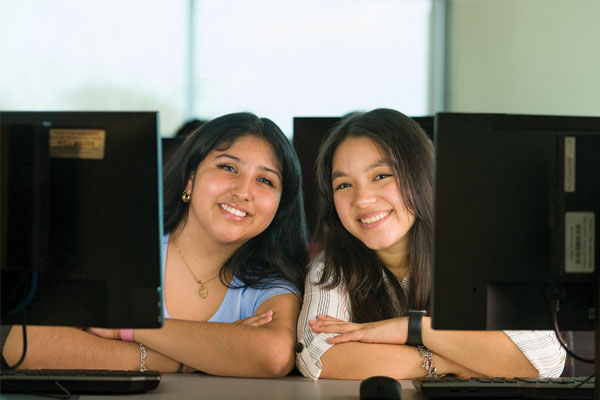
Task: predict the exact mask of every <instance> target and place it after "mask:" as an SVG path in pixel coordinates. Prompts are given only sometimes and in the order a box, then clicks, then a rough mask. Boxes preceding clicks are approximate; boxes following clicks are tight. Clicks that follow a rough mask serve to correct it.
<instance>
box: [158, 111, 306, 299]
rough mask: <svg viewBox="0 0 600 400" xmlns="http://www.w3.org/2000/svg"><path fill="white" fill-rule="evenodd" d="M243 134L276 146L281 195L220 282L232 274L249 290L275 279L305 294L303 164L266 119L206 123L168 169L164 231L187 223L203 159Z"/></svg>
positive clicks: (231, 117)
mask: <svg viewBox="0 0 600 400" xmlns="http://www.w3.org/2000/svg"><path fill="white" fill-rule="evenodd" d="M244 136H256V137H259V138H262V139H264V140H266V141H267V142H268V143H269V144H270V145H271V146H272V148H273V153H274V154H275V157H276V159H277V163H278V167H279V168H280V171H281V174H282V193H281V199H280V201H279V207H278V208H277V212H276V213H275V217H274V218H273V221H272V222H271V224H270V225H269V226H268V227H267V228H266V229H265V230H264V231H263V232H262V233H261V234H259V235H258V236H256V237H254V238H252V239H250V240H249V241H247V242H246V243H245V244H243V245H242V246H241V247H240V248H239V249H237V250H236V251H235V252H234V254H233V255H232V256H231V257H230V258H229V259H228V260H227V261H226V262H225V264H223V266H222V268H221V271H220V277H221V282H223V283H225V276H226V275H227V273H233V275H234V276H236V277H237V278H238V279H239V280H240V281H242V282H243V283H244V286H249V287H265V286H266V285H268V284H272V282H269V281H271V280H272V279H277V278H283V279H286V280H288V281H289V282H291V283H292V284H294V285H295V286H296V287H297V288H298V290H300V291H302V290H303V288H304V277H305V275H306V274H305V269H306V264H307V262H308V253H307V249H308V233H307V227H306V216H305V214H304V202H303V197H302V176H301V170H300V162H299V161H298V157H297V155H296V152H295V151H294V148H293V146H292V144H291V142H290V141H289V139H288V138H287V137H286V136H285V135H284V134H283V132H282V131H281V129H279V127H278V126H277V125H276V124H275V123H274V122H273V121H271V120H269V119H267V118H259V117H257V116H256V115H254V114H251V113H246V112H242V113H234V114H227V115H224V116H221V117H218V118H215V119H213V120H212V121H209V122H207V123H206V124H204V125H202V126H201V127H200V128H199V129H198V130H197V131H196V132H194V134H193V135H191V136H190V137H188V138H187V139H186V140H185V142H184V143H183V144H182V145H181V147H180V148H179V149H178V150H177V152H176V153H175V154H174V155H173V156H172V157H171V159H170V160H169V162H168V163H167V165H166V166H165V176H164V218H165V224H164V229H165V233H167V232H173V231H174V230H175V229H176V228H177V227H179V225H180V224H181V223H184V224H185V222H186V218H187V215H188V204H187V203H184V202H182V201H181V195H182V193H183V190H184V188H185V185H186V183H187V181H188V179H189V177H190V175H191V174H192V173H193V172H194V171H195V170H196V168H197V167H198V165H199V164H200V163H201V162H202V160H204V159H205V158H206V156H207V155H208V154H209V153H210V152H211V151H212V150H214V149H219V150H225V149H227V148H229V146H231V145H232V144H233V142H235V141H236V140H237V139H239V138H241V137H244Z"/></svg>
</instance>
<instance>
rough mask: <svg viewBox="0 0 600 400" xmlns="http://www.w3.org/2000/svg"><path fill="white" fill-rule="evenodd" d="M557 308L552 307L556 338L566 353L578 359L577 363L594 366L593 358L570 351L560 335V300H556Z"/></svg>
mask: <svg viewBox="0 0 600 400" xmlns="http://www.w3.org/2000/svg"><path fill="white" fill-rule="evenodd" d="M554 302H555V304H556V306H555V307H552V310H551V312H552V320H553V321H554V333H555V334H556V337H557V338H558V341H559V343H560V345H561V346H562V347H563V349H565V351H566V352H567V354H568V355H570V356H571V357H573V358H574V359H576V360H577V361H581V362H584V363H588V364H593V363H594V359H593V358H585V357H582V356H580V355H578V354H576V353H575V352H574V351H572V350H571V349H569V346H568V345H567V344H566V343H565V342H564V340H563V338H562V335H561V334H560V329H559V328H558V305H559V301H558V299H555V300H554Z"/></svg>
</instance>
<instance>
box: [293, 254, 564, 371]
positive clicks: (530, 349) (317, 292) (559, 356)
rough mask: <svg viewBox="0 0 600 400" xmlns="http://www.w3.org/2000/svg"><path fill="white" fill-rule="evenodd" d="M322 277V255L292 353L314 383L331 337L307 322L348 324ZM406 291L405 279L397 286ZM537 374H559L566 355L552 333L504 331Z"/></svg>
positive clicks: (336, 293) (346, 311)
mask: <svg viewBox="0 0 600 400" xmlns="http://www.w3.org/2000/svg"><path fill="white" fill-rule="evenodd" d="M322 273H323V253H321V254H319V255H317V256H316V257H315V258H314V259H313V262H312V263H311V265H310V267H309V272H308V275H307V278H306V284H305V290H304V302H303V304H302V311H301V312H300V317H299V318H298V330H297V332H298V341H299V342H300V343H301V344H302V351H300V352H299V353H296V365H297V367H298V369H299V370H300V372H301V373H302V375H304V376H306V377H308V378H311V379H314V380H317V379H319V376H320V375H321V369H322V368H323V366H322V364H321V356H322V355H323V354H324V353H325V352H326V351H327V350H328V349H329V348H330V347H331V346H333V345H332V344H329V343H327V338H329V337H332V336H335V334H333V333H319V334H315V333H314V332H313V331H312V330H311V329H310V326H309V325H308V320H315V319H317V315H319V314H323V315H329V316H331V317H334V318H338V319H341V320H344V321H350V299H349V297H348V295H347V294H346V293H345V292H344V291H343V290H341V289H340V288H335V289H331V290H327V289H325V288H323V287H322V286H320V285H318V284H317V283H316V282H318V281H319V279H320V278H321V275H322ZM401 286H402V288H403V289H404V290H405V291H406V290H408V278H405V279H404V280H403V281H402V282H401ZM504 333H505V334H506V335H507V336H508V337H509V338H510V339H511V340H512V341H513V342H514V344H515V345H516V346H517V347H518V348H519V350H521V352H522V353H523V354H524V355H525V357H527V359H528V360H529V361H530V362H531V364H532V365H533V366H534V367H535V368H536V369H537V370H538V374H539V376H540V377H557V376H560V374H561V373H562V371H563V368H564V363H565V356H566V353H565V351H564V349H563V348H562V347H561V346H560V343H559V342H558V340H557V338H556V335H555V334H554V332H553V331H504Z"/></svg>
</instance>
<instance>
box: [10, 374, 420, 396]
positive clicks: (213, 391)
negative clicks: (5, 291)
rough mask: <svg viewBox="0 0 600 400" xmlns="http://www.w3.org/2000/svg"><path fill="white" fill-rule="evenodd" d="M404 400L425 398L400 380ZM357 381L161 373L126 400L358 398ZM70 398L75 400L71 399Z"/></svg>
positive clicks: (406, 382) (297, 377)
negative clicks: (144, 390)
mask: <svg viewBox="0 0 600 400" xmlns="http://www.w3.org/2000/svg"><path fill="white" fill-rule="evenodd" d="M400 383H401V385H402V388H403V389H402V399H403V400H423V399H426V397H424V396H423V395H422V394H421V393H419V392H418V391H416V390H415V389H414V386H413V385H412V383H411V382H410V381H400ZM359 386H360V381H340V380H331V379H320V380H318V381H316V382H313V381H312V380H310V379H307V378H304V377H302V376H295V375H294V376H287V377H285V378H280V379H251V378H227V377H218V376H210V375H204V374H164V375H162V378H161V383H160V385H159V386H158V388H157V389H156V390H153V391H151V392H148V393H145V394H140V395H127V400H138V399H145V400H154V399H156V400H158V399H161V400H163V399H190V398H195V399H223V400H225V399H227V400H231V399H266V400H268V399H278V400H287V399H294V400H295V399H298V400H300V399H302V400H304V399H335V400H350V399H358V398H359ZM117 397H120V396H85V395H83V396H81V397H80V399H81V400H92V399H93V400H100V399H114V398H117ZM2 398H3V400H4V399H6V400H9V399H14V400H17V399H21V400H23V399H28V398H34V397H31V396H27V395H2ZM72 399H77V396H73V397H72Z"/></svg>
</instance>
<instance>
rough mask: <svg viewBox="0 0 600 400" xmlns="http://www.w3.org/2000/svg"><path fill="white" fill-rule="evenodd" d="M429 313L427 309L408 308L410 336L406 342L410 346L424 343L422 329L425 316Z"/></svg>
mask: <svg viewBox="0 0 600 400" xmlns="http://www.w3.org/2000/svg"><path fill="white" fill-rule="evenodd" d="M426 314H427V311H425V310H408V336H407V338H406V344H407V345H409V346H419V345H422V344H423V340H422V338H421V331H422V329H423V316H424V315H426Z"/></svg>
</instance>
